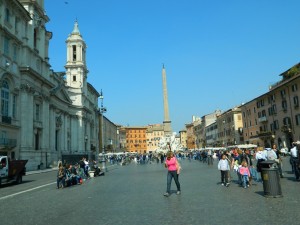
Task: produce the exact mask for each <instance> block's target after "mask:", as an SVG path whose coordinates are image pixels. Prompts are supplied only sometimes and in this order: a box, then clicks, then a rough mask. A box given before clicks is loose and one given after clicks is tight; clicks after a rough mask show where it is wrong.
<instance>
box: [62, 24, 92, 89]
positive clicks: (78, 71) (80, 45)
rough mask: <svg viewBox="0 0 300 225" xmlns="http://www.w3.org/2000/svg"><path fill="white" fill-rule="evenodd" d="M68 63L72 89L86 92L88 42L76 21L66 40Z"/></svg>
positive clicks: (66, 66)
mask: <svg viewBox="0 0 300 225" xmlns="http://www.w3.org/2000/svg"><path fill="white" fill-rule="evenodd" d="M66 44H67V63H66V65H65V68H66V79H67V80H66V81H67V86H69V87H70V88H71V89H73V90H74V89H77V91H76V92H77V93H86V89H87V81H86V80H87V74H88V70H87V67H86V48H87V47H86V44H85V42H84V40H83V38H82V36H81V34H80V31H79V27H78V22H77V21H75V24H74V28H73V31H72V33H71V34H69V37H68V38H67V40H66Z"/></svg>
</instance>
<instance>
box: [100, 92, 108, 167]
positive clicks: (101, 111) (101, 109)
mask: <svg viewBox="0 0 300 225" xmlns="http://www.w3.org/2000/svg"><path fill="white" fill-rule="evenodd" d="M99 98H100V99H101V107H100V113H101V145H102V146H101V148H102V170H103V171H105V172H107V168H106V165H105V164H106V161H105V151H104V142H103V140H104V134H103V127H104V124H103V113H105V112H106V108H105V107H103V99H104V96H103V92H102V89H101V92H100V96H99Z"/></svg>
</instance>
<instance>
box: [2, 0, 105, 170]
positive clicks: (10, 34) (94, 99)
mask: <svg viewBox="0 0 300 225" xmlns="http://www.w3.org/2000/svg"><path fill="white" fill-rule="evenodd" d="M48 21H49V18H48V16H47V15H46V14H45V10H44V1H43V0H36V1H25V0H0V44H1V47H0V89H1V96H0V97H1V101H0V155H7V156H9V157H10V158H12V159H28V163H27V166H26V168H27V170H35V169H42V168H46V167H51V166H56V164H57V161H59V160H67V161H72V160H77V159H79V158H80V157H83V156H85V157H88V158H96V159H97V156H98V154H99V119H98V118H99V110H98V97H99V93H98V92H97V90H96V89H95V88H94V87H93V86H92V85H91V84H89V83H88V82H87V77H88V69H87V66H86V57H85V56H86V44H85V42H84V40H83V38H82V36H81V34H80V31H79V27H78V23H77V21H76V22H75V24H74V28H73V31H72V32H71V34H70V35H69V37H67V40H66V51H67V61H66V64H65V69H66V71H64V72H55V71H53V70H51V65H50V64H49V55H48V48H49V42H50V40H51V38H52V33H51V32H50V31H47V30H46V27H45V24H46V23H47V22H48Z"/></svg>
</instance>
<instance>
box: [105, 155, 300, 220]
mask: <svg viewBox="0 0 300 225" xmlns="http://www.w3.org/2000/svg"><path fill="white" fill-rule="evenodd" d="M216 164H217V162H216V161H215V163H214V165H213V166H208V165H207V164H203V163H202V162H199V161H192V162H188V161H187V160H186V161H183V162H182V167H183V169H182V174H181V175H180V183H181V187H182V194H181V195H180V196H177V195H176V194H175V191H176V188H175V187H176V186H175V183H174V181H173V183H172V190H173V191H174V193H173V194H172V195H171V196H170V197H167V198H166V197H163V193H164V192H165V189H166V170H165V169H164V168H163V166H162V165H161V164H158V165H157V164H148V165H129V166H125V167H123V168H118V169H117V171H116V172H114V171H111V172H110V173H109V174H108V175H107V178H108V179H109V180H106V181H105V182H109V183H114V187H110V188H109V189H107V191H106V192H105V196H106V198H105V202H106V204H105V206H104V208H101V212H102V213H104V214H102V213H101V214H102V215H104V218H103V220H102V222H104V221H106V223H105V224H184V225H186V224H224V225H225V224H252V225H253V224H300V221H299V219H300V216H299V213H298V210H297V209H299V200H300V197H299V194H298V191H299V188H300V186H299V185H300V183H298V182H296V181H294V178H293V176H292V174H288V173H287V170H289V169H290V166H289V164H288V160H287V159H285V160H284V167H283V170H284V173H285V178H282V179H281V180H280V183H281V187H282V192H283V197H282V198H266V197H264V192H263V184H262V183H255V182H254V183H253V185H252V186H251V187H250V188H248V189H244V188H241V187H239V185H237V184H236V178H237V177H236V175H235V174H234V173H232V178H233V180H232V183H231V185H230V187H228V188H227V187H224V186H221V185H220V182H219V181H220V174H219V171H218V170H217V165H216ZM114 179H118V181H113V180H114ZM112 192H114V194H113V196H112ZM108 215H111V216H108Z"/></svg>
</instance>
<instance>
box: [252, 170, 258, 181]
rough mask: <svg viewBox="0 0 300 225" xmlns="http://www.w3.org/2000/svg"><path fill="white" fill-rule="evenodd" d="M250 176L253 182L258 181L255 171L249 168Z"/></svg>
mask: <svg viewBox="0 0 300 225" xmlns="http://www.w3.org/2000/svg"><path fill="white" fill-rule="evenodd" d="M250 174H251V177H252V178H253V180H256V181H258V180H259V178H258V174H257V171H256V169H255V168H253V167H250Z"/></svg>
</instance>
